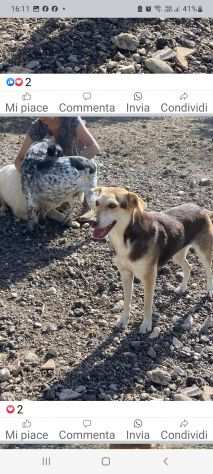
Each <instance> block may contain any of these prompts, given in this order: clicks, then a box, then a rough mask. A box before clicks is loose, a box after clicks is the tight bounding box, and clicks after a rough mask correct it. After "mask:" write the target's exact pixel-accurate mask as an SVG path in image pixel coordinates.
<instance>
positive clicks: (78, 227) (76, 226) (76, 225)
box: [71, 221, 81, 229]
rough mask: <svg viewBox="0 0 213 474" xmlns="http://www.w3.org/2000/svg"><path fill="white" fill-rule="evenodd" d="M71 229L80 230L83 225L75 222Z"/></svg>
mask: <svg viewBox="0 0 213 474" xmlns="http://www.w3.org/2000/svg"><path fill="white" fill-rule="evenodd" d="M71 227H72V229H80V227H81V224H80V223H79V222H77V221H73V222H72V225H71Z"/></svg>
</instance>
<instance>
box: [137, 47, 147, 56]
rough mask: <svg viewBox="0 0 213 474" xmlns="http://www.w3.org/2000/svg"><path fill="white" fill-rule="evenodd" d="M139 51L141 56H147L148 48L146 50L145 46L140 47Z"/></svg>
mask: <svg viewBox="0 0 213 474" xmlns="http://www.w3.org/2000/svg"><path fill="white" fill-rule="evenodd" d="M138 53H139V54H140V55H141V56H146V50H145V48H141V49H138Z"/></svg>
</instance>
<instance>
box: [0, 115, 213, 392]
mask: <svg viewBox="0 0 213 474" xmlns="http://www.w3.org/2000/svg"><path fill="white" fill-rule="evenodd" d="M28 122H29V120H28V119H6V118H2V119H0V140H1V148H0V156H1V164H5V163H9V162H13V160H14V157H15V154H16V153H17V151H18V149H19V147H20V144H21V141H22V139H23V133H24V132H25V131H26V129H27V127H28V125H29V123H28ZM89 126H90V128H91V130H92V132H93V134H94V136H95V137H96V139H97V140H98V142H99V143H100V146H101V149H102V154H101V156H100V159H99V163H100V166H99V175H100V178H99V181H100V183H105V184H112V183H113V184H119V185H123V186H129V187H130V188H131V190H133V191H136V192H138V193H139V194H140V195H142V196H143V197H144V199H146V200H147V202H148V207H149V208H152V209H156V210H159V209H165V208H167V207H169V206H173V205H177V204H178V203H182V202H186V201H194V202H197V203H199V204H201V205H203V206H206V207H207V208H209V209H212V207H213V188H212V182H213V170H212V151H213V144H212V135H213V121H212V119H206V120H203V119H202V120H198V119H189V118H188V119H187V118H185V119H183V118H179V119H178V118H176V119H175V118H174V119H171V118H169V119H155V120H152V119H150V120H147V119H144V120H140V119H134V120H121V121H120V120H110V119H105V120H93V121H90V122H89ZM0 241H1V248H0V251H1V267H0V368H1V369H2V368H6V369H9V372H8V371H6V373H5V371H4V372H3V374H4V376H3V375H2V372H1V370H0V398H1V399H9V398H12V399H13V398H14V399H26V398H28V399H33V400H35V399H36V400H41V399H47V400H63V399H66V398H68V399H80V400H116V399H118V400H150V399H158V398H159V399H169V400H173V399H176V398H177V397H178V396H179V395H177V394H181V396H182V397H183V398H184V397H185V396H187V397H189V398H192V399H203V398H205V397H207V398H208V397H210V398H211V393H212V388H213V376H212V364H213V346H212V340H213V329H212V328H211V327H207V326H206V327H205V326H204V327H203V324H204V322H205V321H206V318H207V317H208V316H209V315H210V314H211V311H212V303H211V302H209V301H208V300H207V299H206V283H205V275H204V272H203V269H202V268H201V266H200V264H199V263H198V261H197V259H196V257H195V256H194V255H192V256H191V257H190V260H191V261H192V262H193V275H192V278H191V281H190V284H189V291H188V293H187V294H186V295H185V296H182V297H177V296H174V295H173V294H172V293H171V292H170V291H169V289H168V282H170V283H171V284H174V285H177V284H178V282H179V280H180V278H181V275H180V269H179V268H177V267H175V266H174V265H173V264H172V263H170V264H169V265H168V266H166V267H165V268H164V269H163V270H162V271H161V273H160V275H159V277H158V281H157V289H156V293H155V305H154V306H155V307H154V321H155V323H154V324H155V327H157V328H158V329H157V332H158V335H157V337H156V339H150V338H149V336H140V335H139V334H138V329H139V325H140V322H141V319H142V316H143V289H142V288H141V285H140V284H139V283H138V282H136V284H135V295H134V298H133V308H132V318H131V321H130V323H129V326H128V329H127V330H125V331H124V332H121V333H120V332H118V331H117V330H116V329H115V323H116V317H117V314H115V313H117V307H116V304H117V303H118V302H119V301H120V300H121V299H122V288H121V283H120V279H119V275H118V272H117V270H116V269H115V267H114V265H113V262H112V256H113V252H112V249H111V248H110V247H109V245H108V243H97V242H95V241H93V240H92V236H91V230H90V229H89V228H87V227H83V228H82V229H70V228H63V227H61V226H59V225H56V224H54V223H53V222H46V223H42V224H41V225H40V226H39V227H38V229H37V231H36V232H35V234H34V235H33V236H32V235H30V234H29V233H28V232H27V230H26V225H25V224H24V223H20V222H16V221H15V219H14V218H13V217H12V216H11V215H10V214H8V215H7V216H5V217H1V226H0ZM118 306H119V305H118ZM191 319H192V320H191ZM185 322H187V329H185V328H184V323H185ZM209 326H211V324H210V325H209ZM174 338H175V339H174ZM177 341H178V342H177ZM47 361H50V363H51V366H52V367H51V368H50V369H49V370H47V369H45V368H43V367H42V366H43V364H44V363H45V362H47ZM156 367H157V368H159V369H160V370H162V369H163V370H164V371H165V372H166V373H167V375H169V376H171V379H170V380H168V381H167V383H166V384H165V385H161V384H156V383H153V382H152V381H151V380H150V378H149V376H148V371H150V370H153V369H154V368H156ZM164 375H165V374H164ZM192 387H193V388H192ZM67 389H68V390H69V392H67ZM207 393H208V396H207V395H206V394H207ZM209 394H210V395H209Z"/></svg>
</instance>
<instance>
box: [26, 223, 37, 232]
mask: <svg viewBox="0 0 213 474" xmlns="http://www.w3.org/2000/svg"><path fill="white" fill-rule="evenodd" d="M35 227H36V224H35V222H33V221H29V222H28V223H27V230H28V231H29V232H34V230H35Z"/></svg>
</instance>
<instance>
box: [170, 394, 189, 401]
mask: <svg viewBox="0 0 213 474" xmlns="http://www.w3.org/2000/svg"><path fill="white" fill-rule="evenodd" d="M173 399H174V400H175V401H176V402H189V401H192V398H190V397H187V395H183V394H182V393H174V396H173Z"/></svg>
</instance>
